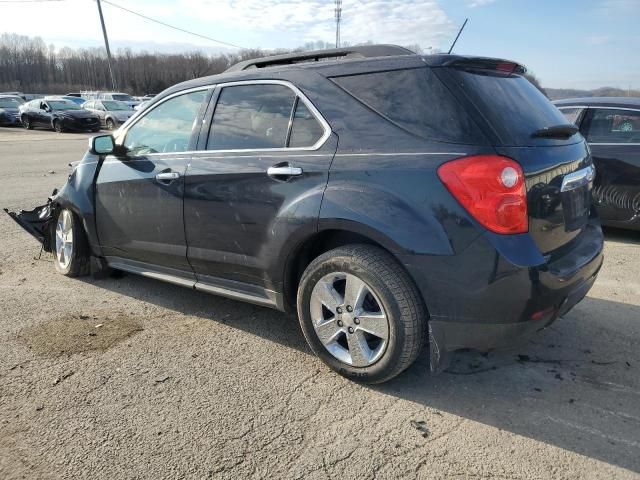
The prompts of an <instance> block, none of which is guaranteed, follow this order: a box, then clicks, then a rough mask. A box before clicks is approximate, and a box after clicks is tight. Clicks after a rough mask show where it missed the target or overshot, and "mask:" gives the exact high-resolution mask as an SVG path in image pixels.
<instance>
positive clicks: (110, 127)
mask: <svg viewBox="0 0 640 480" xmlns="http://www.w3.org/2000/svg"><path fill="white" fill-rule="evenodd" d="M106 125H107V130H113V129H114V128H116V124H115V123H114V121H113V120H111V119H110V118H107V122H106Z"/></svg>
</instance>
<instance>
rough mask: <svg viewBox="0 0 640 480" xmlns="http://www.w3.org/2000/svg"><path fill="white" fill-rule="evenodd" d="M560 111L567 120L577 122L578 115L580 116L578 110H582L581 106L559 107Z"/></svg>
mask: <svg viewBox="0 0 640 480" xmlns="http://www.w3.org/2000/svg"><path fill="white" fill-rule="evenodd" d="M560 111H561V112H562V114H563V115H564V118H566V119H567V120H568V121H569V122H571V123H575V124H577V120H578V117H579V116H580V112H582V109H581V108H561V109H560Z"/></svg>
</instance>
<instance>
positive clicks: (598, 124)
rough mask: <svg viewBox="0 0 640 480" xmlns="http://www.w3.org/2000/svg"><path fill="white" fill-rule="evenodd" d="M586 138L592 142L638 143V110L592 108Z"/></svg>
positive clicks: (639, 134)
mask: <svg viewBox="0 0 640 480" xmlns="http://www.w3.org/2000/svg"><path fill="white" fill-rule="evenodd" d="M590 110H591V109H590ZM587 140H588V141H589V142H592V143H640V111H637V110H613V109H604V108H602V109H601V108H596V109H593V112H592V113H591V119H590V121H589V124H588V126H587Z"/></svg>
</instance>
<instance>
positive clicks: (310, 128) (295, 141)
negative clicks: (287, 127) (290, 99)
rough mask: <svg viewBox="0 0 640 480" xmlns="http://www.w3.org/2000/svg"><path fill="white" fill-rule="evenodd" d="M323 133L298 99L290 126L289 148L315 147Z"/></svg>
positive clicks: (316, 121)
mask: <svg viewBox="0 0 640 480" xmlns="http://www.w3.org/2000/svg"><path fill="white" fill-rule="evenodd" d="M323 133H324V129H323V128H322V125H320V122H318V120H317V119H316V117H314V116H313V114H312V113H311V112H310V111H309V108H308V107H307V106H306V105H305V104H304V102H303V101H302V100H300V99H298V101H297V104H296V111H295V113H294V115H293V123H292V125H291V136H290V137H289V147H294V148H295V147H310V146H311V145H315V144H316V142H317V141H318V140H320V138H321V137H322V134H323Z"/></svg>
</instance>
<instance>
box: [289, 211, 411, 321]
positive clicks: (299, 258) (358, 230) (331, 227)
mask: <svg viewBox="0 0 640 480" xmlns="http://www.w3.org/2000/svg"><path fill="white" fill-rule="evenodd" d="M358 243H359V244H367V245H373V246H376V247H378V248H380V249H382V250H384V251H385V252H387V253H389V254H390V255H391V256H393V257H394V258H395V255H394V252H399V251H401V249H400V247H399V246H398V245H397V244H396V243H395V242H394V241H393V240H392V239H390V238H388V237H386V236H385V235H384V234H382V233H381V232H377V231H375V230H374V229H372V228H371V227H368V226H366V225H363V224H358V223H356V222H349V221H344V220H337V221H335V222H325V223H324V228H322V229H321V230H318V231H317V232H316V233H314V234H313V235H310V236H308V237H306V238H305V239H304V240H303V241H301V242H300V243H298V245H296V246H295V247H294V248H293V249H291V251H290V253H289V255H288V257H287V258H286V261H285V263H284V273H283V277H282V279H283V283H282V286H283V288H282V289H283V304H284V305H283V306H284V310H285V311H287V312H295V310H296V296H297V291H298V284H299V282H300V278H301V277H302V273H303V272H304V270H305V268H307V266H308V265H309V264H310V263H311V262H312V261H313V260H314V259H315V258H317V257H318V256H319V255H322V254H323V253H325V252H327V251H329V250H332V249H334V248H337V247H341V246H345V245H351V244H358ZM398 264H399V265H400V266H401V267H402V269H403V270H405V271H406V269H405V267H404V266H403V265H402V264H401V263H400V262H398ZM406 273H407V275H409V272H407V271H406ZM409 277H411V276H410V275H409Z"/></svg>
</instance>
